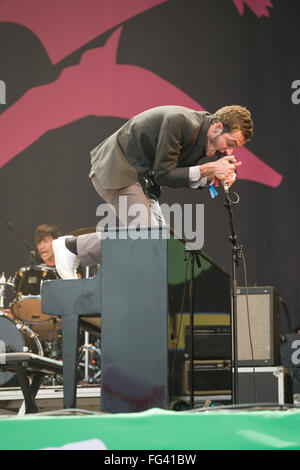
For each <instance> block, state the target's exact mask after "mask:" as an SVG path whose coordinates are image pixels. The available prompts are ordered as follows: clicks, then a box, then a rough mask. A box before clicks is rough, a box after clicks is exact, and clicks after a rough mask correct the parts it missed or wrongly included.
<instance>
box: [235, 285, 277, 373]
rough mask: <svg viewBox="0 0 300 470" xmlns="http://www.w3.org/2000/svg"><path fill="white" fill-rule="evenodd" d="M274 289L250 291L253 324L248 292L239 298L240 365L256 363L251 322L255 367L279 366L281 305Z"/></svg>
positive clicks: (250, 289) (238, 339) (242, 293)
mask: <svg viewBox="0 0 300 470" xmlns="http://www.w3.org/2000/svg"><path fill="white" fill-rule="evenodd" d="M277 299H278V296H277V294H276V291H275V290H274V289H273V288H272V287H265V288H263V287H261V288H259V287H257V288H256V287H252V288H249V289H248V304H249V322H248V314H247V298H246V289H245V288H239V289H238V296H237V350H238V361H239V364H240V365H251V364H252V353H251V344H250V335H249V323H250V331H251V340H252V346H253V360H254V363H255V365H265V364H268V365H277V363H278V360H279V340H280V335H279V304H278V301H277Z"/></svg>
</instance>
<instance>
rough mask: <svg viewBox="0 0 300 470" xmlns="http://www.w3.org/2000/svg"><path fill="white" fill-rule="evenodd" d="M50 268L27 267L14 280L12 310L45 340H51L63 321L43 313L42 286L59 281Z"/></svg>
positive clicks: (54, 271) (18, 272) (53, 270)
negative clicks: (46, 281)
mask: <svg viewBox="0 0 300 470" xmlns="http://www.w3.org/2000/svg"><path fill="white" fill-rule="evenodd" d="M58 278H59V277H58V274H57V272H56V270H55V269H54V268H51V267H50V266H43V265H41V266H26V267H23V268H21V269H20V270H19V271H17V273H16V275H15V278H14V290H15V296H16V298H15V300H14V301H13V302H12V305H11V309H12V311H13V313H14V314H15V316H16V318H18V319H19V320H21V321H22V322H25V323H26V324H27V325H29V326H30V327H31V328H32V329H33V330H34V331H35V332H36V333H38V334H39V336H40V337H41V339H43V340H51V339H52V338H53V337H54V336H55V333H56V331H57V329H59V328H61V325H60V324H61V320H58V319H57V318H56V317H54V316H53V315H45V314H44V313H42V302H41V296H40V292H41V285H42V282H43V281H45V280H46V279H47V280H53V279H58Z"/></svg>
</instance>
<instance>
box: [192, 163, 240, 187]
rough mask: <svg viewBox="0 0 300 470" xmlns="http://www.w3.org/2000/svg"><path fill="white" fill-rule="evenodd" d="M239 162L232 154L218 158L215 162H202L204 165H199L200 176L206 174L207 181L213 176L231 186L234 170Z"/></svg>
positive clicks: (233, 179)
mask: <svg viewBox="0 0 300 470" xmlns="http://www.w3.org/2000/svg"><path fill="white" fill-rule="evenodd" d="M241 164H242V162H237V161H236V159H235V156H234V155H228V156H226V157H222V158H220V159H219V160H217V161H215V162H209V163H204V165H200V174H201V177H203V176H207V178H208V180H209V181H211V180H212V179H213V177H216V178H218V179H219V180H220V181H224V182H226V183H228V186H229V185H230V186H231V185H232V183H233V182H234V181H235V170H236V168H238V167H239V166H240V165H241ZM227 180H228V181H227Z"/></svg>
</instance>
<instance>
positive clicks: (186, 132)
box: [53, 105, 253, 279]
mask: <svg viewBox="0 0 300 470" xmlns="http://www.w3.org/2000/svg"><path fill="white" fill-rule="evenodd" d="M252 133H253V123H252V119H251V114H250V112H249V111H248V110H247V109H246V108H244V107H241V106H239V105H233V106H225V107H223V108H221V109H219V110H218V111H216V112H215V113H214V114H209V113H207V112H203V111H195V110H192V109H189V108H185V107H182V106H160V107H157V108H153V109H149V110H147V111H144V112H143V113H141V114H138V115H137V116H135V117H133V118H132V119H130V120H129V121H128V122H126V123H125V124H124V125H123V126H122V127H121V128H120V129H119V130H118V131H117V132H115V133H114V134H113V135H111V136H110V137H108V138H107V139H106V140H105V141H104V142H101V143H100V144H99V145H98V146H97V147H96V148H95V149H94V150H92V152H91V172H90V175H89V176H90V178H91V180H92V183H93V185H94V187H95V189H96V191H97V193H98V194H99V195H100V196H101V197H102V198H103V199H104V201H106V202H107V203H108V204H110V205H111V206H112V207H113V208H114V211H115V213H116V215H117V217H118V218H119V220H120V221H121V223H122V224H124V225H130V224H131V223H134V221H133V216H132V215H131V211H130V208H132V206H133V204H140V205H142V207H143V208H145V211H144V220H142V224H143V225H146V226H151V225H157V224H158V223H159V220H160V217H161V215H160V214H159V205H158V198H159V195H160V186H168V187H171V188H179V187H189V188H193V189H196V188H202V187H204V186H205V185H206V184H209V183H210V182H212V181H213V180H214V178H218V180H220V181H221V182H222V183H223V184H225V183H226V184H227V185H228V186H231V184H232V183H233V182H234V181H235V170H236V168H238V167H239V166H240V164H241V162H237V161H236V159H235V157H234V155H233V152H234V149H235V148H237V147H242V146H243V145H244V144H245V142H246V141H248V140H250V138H251V136H252ZM205 156H207V157H219V158H218V159H217V160H216V161H212V162H208V163H204V164H202V165H201V164H200V161H201V158H203V157H205ZM121 196H126V198H127V206H126V207H127V209H128V210H127V212H126V213H124V212H122V211H121V210H120V201H121V199H120V197H121ZM139 223H141V220H140V219H139ZM100 248H101V237H100V234H99V233H93V234H88V235H81V236H79V237H76V238H74V237H60V238H59V239H57V240H55V241H54V242H53V249H54V254H55V263H56V269H57V270H58V272H59V274H60V276H61V277H62V278H63V279H70V278H74V277H77V276H76V267H77V265H78V263H79V262H80V263H81V264H82V265H83V266H88V265H92V264H99V263H100Z"/></svg>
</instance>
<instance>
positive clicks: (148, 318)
mask: <svg viewBox="0 0 300 470" xmlns="http://www.w3.org/2000/svg"><path fill="white" fill-rule="evenodd" d="M197 255H198V261H199V262H198V264H197V263H196V264H195V267H194V284H193V287H194V289H193V295H194V297H193V299H194V308H195V312H194V315H193V317H194V318H195V324H196V326H197V325H200V326H201V325H202V326H203V325H206V326H208V325H209V324H210V323H212V324H213V325H219V324H221V325H222V326H224V327H229V326H230V275H229V274H228V272H227V271H226V270H225V269H224V268H223V267H221V266H219V265H218V264H217V263H215V262H214V261H213V260H212V259H211V258H210V257H209V256H207V255H206V254H204V253H203V252H202V251H198V252H197ZM189 256H190V252H189V250H187V245H186V243H185V242H184V241H183V240H179V239H176V237H174V235H172V236H171V237H170V231H169V229H168V228H167V227H159V228H158V227H157V228H154V227H151V229H150V228H141V229H140V231H139V232H137V230H136V228H133V229H131V228H126V227H125V228H119V229H117V230H116V229H114V230H108V231H107V232H105V233H102V250H101V266H100V268H99V270H98V272H97V274H96V275H95V276H94V277H93V278H90V279H78V280H53V281H44V282H43V285H42V292H41V297H42V311H43V313H46V314H50V315H60V316H61V318H62V339H63V387H64V407H65V408H76V383H77V360H78V358H77V355H78V354H77V353H78V334H79V320H80V318H82V317H85V318H86V319H89V318H90V319H93V318H97V317H101V358H102V359H101V400H100V403H101V410H102V411H104V412H109V413H117V412H137V411H143V410H147V409H150V408H157V407H159V408H168V406H169V403H170V401H171V400H172V399H173V398H174V396H175V395H180V394H181V393H182V392H183V391H182V390H180V387H181V384H182V375H183V364H184V358H186V357H187V351H186V347H187V345H186V344H185V343H186V340H185V332H186V328H187V327H188V326H189V325H190V318H191V315H190V314H191V312H190V302H189V299H188V294H187V293H186V292H187V290H188V289H187V287H186V286H187V284H188V283H189V282H190V278H191V272H190V267H189V269H187V263H188V262H189ZM189 285H190V284H189ZM184 294H185V298H183V296H184ZM182 319H183V320H182ZM180 325H184V326H183V328H184V329H183V330H181V329H180ZM174 356H176V360H175V362H174ZM171 363H172V367H171ZM174 365H175V367H174ZM171 369H172V370H171ZM178 384H179V385H178Z"/></svg>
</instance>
